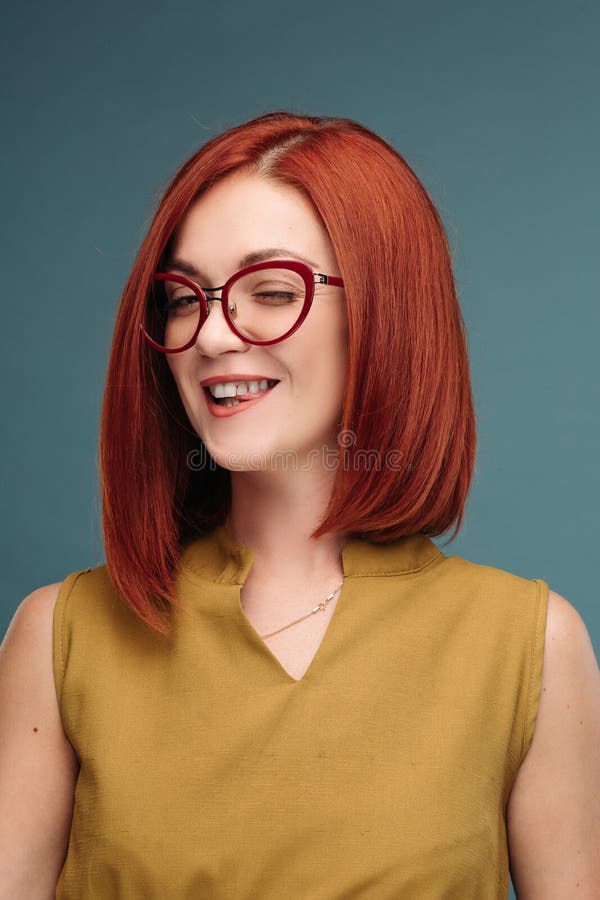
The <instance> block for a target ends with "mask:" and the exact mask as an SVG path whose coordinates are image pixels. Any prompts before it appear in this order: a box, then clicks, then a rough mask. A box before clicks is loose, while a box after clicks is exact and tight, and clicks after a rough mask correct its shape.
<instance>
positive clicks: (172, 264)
mask: <svg viewBox="0 0 600 900" xmlns="http://www.w3.org/2000/svg"><path fill="white" fill-rule="evenodd" d="M277 258H279V259H297V260H299V261H300V262H303V263H306V264H307V265H308V266H310V267H311V269H317V268H318V265H317V263H315V262H313V261H312V260H310V259H306V257H304V256H301V255H300V254H299V253H296V252H295V251H294V250H289V249H288V248H286V247H266V248H264V249H263V250H253V251H252V252H251V253H247V254H246V255H245V256H242V258H241V259H240V260H239V262H238V269H245V268H246V266H252V265H254V263H259V262H265V261H266V260H268V259H277ZM165 265H166V267H167V269H168V270H171V269H178V270H179V271H180V272H183V273H184V274H185V275H190V276H191V277H192V278H198V279H200V280H201V281H206V279H205V277H204V275H203V274H202V272H200V271H199V270H198V269H196V267H195V266H193V265H192V264H191V263H189V262H186V261H185V260H184V259H178V258H177V257H174V256H172V257H169V259H167V261H166V264H165Z"/></svg>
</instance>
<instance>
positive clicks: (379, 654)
mask: <svg viewBox="0 0 600 900" xmlns="http://www.w3.org/2000/svg"><path fill="white" fill-rule="evenodd" d="M251 565H252V553H251V551H250V550H249V549H248V548H245V547H242V546H240V545H238V544H236V543H235V542H234V541H233V539H232V537H231V535H230V534H229V533H228V532H227V530H226V529H225V527H224V526H219V527H218V528H216V529H215V530H214V531H213V532H212V533H211V534H210V535H208V536H204V537H200V538H197V539H195V540H193V541H192V542H189V543H188V545H187V546H186V547H185V549H184V551H183V554H182V570H181V573H180V575H179V577H178V581H177V591H178V596H179V597H180V598H181V600H182V602H183V604H184V607H185V610H186V612H185V613H179V614H178V615H177V617H176V618H175V626H176V627H175V635H174V639H173V640H172V642H171V643H169V642H168V641H167V640H165V639H164V638H162V637H161V636H160V635H157V634H156V633H155V632H153V631H151V630H150V629H149V628H148V627H147V626H146V625H144V624H143V623H142V622H141V621H140V620H139V619H138V618H137V617H136V616H135V615H134V614H133V613H132V612H131V611H130V610H129V609H128V608H127V607H126V606H125V604H124V603H123V602H122V600H121V599H120V597H119V596H118V594H117V593H116V592H115V590H114V588H113V587H112V586H111V583H110V580H109V578H108V574H107V570H106V567H105V566H99V567H97V568H94V569H86V570H85V571H79V572H73V573H72V574H71V575H69V576H68V577H67V578H66V580H65V581H64V583H63V585H62V587H61V590H60V593H59V597H58V602H57V606H56V613H55V618H54V672H55V681H56V689H57V695H58V698H59V704H60V711H61V716H62V721H63V725H64V729H65V732H66V734H67V736H68V738H69V740H70V742H71V744H72V745H73V747H74V749H75V751H76V753H77V756H78V759H79V761H80V772H79V777H78V781H77V789H76V796H75V807H74V813H73V822H72V826H71V834H70V840H69V846H68V852H67V856H66V860H65V863H64V866H63V869H62V872H61V875H60V878H59V881H58V886H57V891H56V898H57V900H66V898H69V900H92V898H94V900H113V898H115V900H117V898H119V900H136V898H140V900H217V898H218V900H229V898H236V900H238V898H239V900H250V898H253V900H282V898H286V900H342V898H348V900H349V898H352V900H367V898H368V900H440V898H442V897H443V898H444V900H500V898H503V900H504V898H506V897H507V895H508V877H509V872H508V852H507V835H506V804H507V800H508V796H509V793H510V789H511V786H512V784H513V781H514V779H515V776H516V773H517V770H518V768H519V765H520V763H521V761H522V760H523V758H524V756H525V754H526V753H527V750H528V748H529V746H530V744H531V740H532V737H533V730H534V726H535V721H536V716H537V710H538V703H539V697H540V690H541V675H542V662H543V653H544V632H545V623H546V614H547V606H548V585H547V584H546V582H544V581H542V580H540V579H532V580H527V579H524V578H520V577H518V576H517V575H513V574H510V573H509V572H505V571H502V570H500V569H496V568H492V567H489V566H482V565H478V564H475V563H472V562H469V561H467V560H464V559H462V558H460V557H458V556H455V555H448V556H446V555H445V554H444V553H443V552H442V551H441V550H440V549H438V547H437V546H436V545H435V543H434V542H433V541H432V540H430V539H429V538H428V537H426V536H425V535H422V534H414V535H411V536H409V537H406V538H401V539H400V540H397V541H394V542H392V543H389V544H386V545H377V544H373V543H371V542H369V541H367V540H360V539H359V538H352V539H350V540H349V541H348V542H347V543H346V545H345V547H344V549H343V566H344V573H345V576H346V577H345V582H344V586H343V588H342V590H341V593H340V594H339V595H338V600H337V604H336V606H335V608H334V610H333V614H332V616H331V620H330V622H329V626H328V628H327V631H326V633H325V636H324V638H323V640H322V643H321V645H320V647H319V649H318V651H317V653H316V655H315V657H314V658H313V660H312V663H311V665H310V666H309V668H308V670H307V672H306V673H305V675H304V676H303V677H302V678H301V679H300V680H295V679H294V678H293V677H292V676H291V675H289V674H288V673H287V672H286V670H285V669H284V668H283V666H282V665H281V663H279V661H278V660H277V658H276V657H275V656H274V655H273V653H272V652H271V651H270V650H269V649H268V647H267V643H266V642H265V641H263V639H261V638H260V637H259V635H258V634H257V632H256V631H255V630H254V628H253V627H252V625H251V624H250V622H249V620H248V619H247V618H246V617H245V615H244V612H243V610H242V607H241V604H240V586H241V585H242V584H243V583H244V580H245V578H246V577H247V575H248V572H249V570H250V568H251ZM316 599H320V598H316ZM313 600H315V598H310V597H307V607H308V608H310V605H311V602H312V601H313Z"/></svg>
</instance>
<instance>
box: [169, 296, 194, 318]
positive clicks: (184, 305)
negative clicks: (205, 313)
mask: <svg viewBox="0 0 600 900" xmlns="http://www.w3.org/2000/svg"><path fill="white" fill-rule="evenodd" d="M197 305H198V298H197V297H196V295H195V294H193V293H190V294H184V295H182V296H179V297H173V298H171V299H169V298H167V303H166V305H165V311H166V312H167V314H168V315H179V316H180V315H186V314H187V313H189V312H193V311H194V310H195V307H196V306H197Z"/></svg>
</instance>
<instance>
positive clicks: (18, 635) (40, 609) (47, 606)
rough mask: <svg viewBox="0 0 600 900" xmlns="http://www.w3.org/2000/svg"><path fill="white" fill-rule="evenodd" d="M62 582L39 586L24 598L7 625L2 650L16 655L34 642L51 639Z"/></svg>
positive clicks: (32, 645)
mask: <svg viewBox="0 0 600 900" xmlns="http://www.w3.org/2000/svg"><path fill="white" fill-rule="evenodd" d="M62 583H63V582H61V581H57V582H54V583H53V584H46V585H44V586H43V587H39V588H36V589H35V590H33V591H32V592H31V593H30V594H28V595H27V597H25V599H24V600H22V601H21V603H20V604H19V606H18V607H17V609H16V610H15V613H14V615H13V617H12V619H11V622H10V624H9V626H8V629H7V631H6V634H5V636H4V640H3V641H2V645H1V647H2V649H1V651H0V652H1V653H2V655H3V657H5V656H6V655H7V654H11V656H14V655H16V656H17V657H18V656H19V655H20V654H22V653H24V652H27V653H28V652H29V650H31V649H33V647H34V646H35V645H38V644H39V643H40V641H41V642H44V641H46V640H49V641H51V640H52V619H53V616H54V610H55V607H56V601H57V599H58V595H59V592H60V588H61V586H62Z"/></svg>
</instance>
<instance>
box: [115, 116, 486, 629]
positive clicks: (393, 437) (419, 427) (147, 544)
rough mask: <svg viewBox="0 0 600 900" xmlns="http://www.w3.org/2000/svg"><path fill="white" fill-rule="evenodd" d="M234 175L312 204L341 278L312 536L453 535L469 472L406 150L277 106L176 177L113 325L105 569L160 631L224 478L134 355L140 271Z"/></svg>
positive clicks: (454, 305) (164, 388)
mask: <svg viewBox="0 0 600 900" xmlns="http://www.w3.org/2000/svg"><path fill="white" fill-rule="evenodd" d="M241 168H244V169H249V170H250V171H256V172H259V173H261V174H264V175H266V176H268V177H269V178H272V179H275V180H277V181H279V182H282V183H284V184H287V185H291V186H293V187H295V188H296V189H299V190H301V191H302V192H303V193H304V195H305V196H307V197H308V198H309V199H310V200H311V201H312V204H313V206H314V208H315V210H316V211H317V213H318V214H319V215H320V217H321V219H322V221H323V223H324V225H325V228H326V230H327V232H328V234H329V237H330V240H331V243H332V246H333V248H334V251H335V255H336V259H337V261H338V264H339V269H340V273H341V276H342V278H343V280H344V286H345V294H346V302H347V315H348V331H349V346H348V381H347V388H346V394H345V398H344V403H343V410H342V418H341V429H342V431H341V435H342V438H345V440H343V439H341V440H340V448H339V460H338V462H339V465H338V467H337V470H336V475H335V479H334V485H333V490H332V494H331V498H330V503H329V507H328V509H327V510H326V513H325V516H324V518H323V519H322V520H321V523H320V524H319V527H318V528H317V529H316V530H315V531H314V532H313V536H314V537H318V536H321V535H323V534H325V533H327V532H348V533H350V534H357V533H360V534H363V535H367V536H368V537H369V539H370V540H372V541H375V542H383V541H390V540H393V539H395V538H398V537H401V536H403V535H406V534H411V533H414V532H422V533H425V534H428V535H439V534H442V533H443V532H446V531H448V530H449V528H450V527H451V526H452V525H453V524H454V525H455V531H454V534H453V535H452V537H451V538H450V540H453V539H454V537H455V536H456V534H457V532H458V530H459V529H460V526H461V523H462V518H463V513H464V506H465V503H466V498H467V494H468V491H469V487H470V484H471V479H472V476H473V470H474V464H475V448H476V431H475V414H474V407H473V398H472V392H471V383H470V370H469V360H468V352H467V338H466V330H465V326H464V322H463V318H462V315H461V311H460V307H459V304H458V300H457V295H456V288H455V284H454V278H453V274H452V264H451V257H450V250H449V246H448V241H447V237H446V233H445V231H444V227H443V224H442V222H441V219H440V217H439V215H438V213H437V211H436V209H435V206H434V204H433V202H432V201H431V199H430V197H429V195H428V193H427V191H426V190H425V188H424V187H423V185H422V184H421V182H420V181H419V179H418V178H417V176H416V175H415V173H414V172H413V171H412V169H411V168H410V167H409V166H408V164H407V163H406V161H405V160H404V159H403V158H402V156H400V154H399V153H397V151H396V150H394V148H393V147H391V146H390V145H389V144H387V143H386V142H385V141H384V140H383V139H382V138H380V137H379V136H378V135H376V134H374V133H373V132H372V131H370V130H369V129H367V128H365V127H364V126H362V125H360V124H359V123H357V122H354V121H352V120H349V119H342V118H325V117H311V116H302V115H295V114H291V113H288V112H273V113H269V114H266V115H263V116H259V117H258V118H256V119H253V120H252V121H250V122H247V123H244V124H242V125H239V126H237V127H234V128H232V129H230V130H229V131H227V132H225V133H224V134H221V135H219V136H217V137H214V138H212V139H211V140H209V141H208V143H206V144H205V145H204V146H203V147H202V148H201V149H200V150H198V152H197V153H195V154H194V156H192V157H191V159H189V160H188V161H187V162H185V163H184V164H183V166H182V167H181V168H180V169H179V171H178V172H177V173H176V175H175V177H174V178H173V180H172V181H171V183H170V185H169V186H168V188H167V190H166V192H165V194H164V196H163V198H162V200H161V201H160V204H159V206H158V209H157V211H156V213H155V215H154V218H153V221H152V223H151V225H150V228H149V231H148V233H147V235H146V237H145V239H144V241H143V243H142V245H141V247H140V250H139V252H138V254H137V257H136V259H135V262H134V265H133V269H132V271H131V274H130V275H129V278H128V280H127V283H126V285H125V288H124V291H123V296H122V299H121V304H120V307H119V311H118V314H117V320H116V325H115V332H114V338H113V344H112V350H111V355H110V361H109V367H108V376H107V384H106V389H105V393H104V403H103V408H102V421H101V434H100V478H101V486H102V497H103V535H104V545H105V551H106V561H107V567H108V570H109V573H110V576H111V578H112V581H113V583H114V585H115V586H116V588H117V590H118V591H119V592H120V594H121V596H122V597H123V599H124V601H125V602H126V603H127V604H128V605H129V606H130V607H131V609H132V610H133V611H134V612H135V613H136V614H137V615H138V616H139V617H140V618H141V619H142V620H144V621H145V622H146V623H147V624H148V625H149V626H150V627H152V628H154V629H155V630H156V631H158V632H160V633H161V634H164V635H169V634H170V628H169V625H168V612H169V610H170V608H171V607H172V606H177V605H178V604H177V599H176V597H175V596H174V591H173V581H174V576H175V574H176V571H177V568H178V562H179V557H180V553H181V547H182V542H183V541H184V540H185V539H186V536H189V535H190V534H194V533H200V532H203V531H207V530H210V529H211V528H212V527H214V526H215V525H216V524H219V523H222V522H224V521H225V517H226V514H227V512H228V508H229V503H230V497H231V494H230V473H229V472H228V471H227V470H225V469H222V468H221V467H219V466H217V465H216V464H214V462H213V464H212V466H208V465H204V466H201V467H198V468H196V469H194V467H193V466H192V465H190V459H191V458H192V457H191V456H190V454H193V451H200V452H201V453H202V452H203V453H204V458H205V459H207V458H208V454H207V451H206V450H205V448H204V447H203V444H202V441H201V440H200V438H199V437H198V435H197V434H196V433H195V432H194V430H193V429H192V428H191V425H190V423H189V421H188V419H187V416H186V413H185V411H184V409H183V405H182V403H181V400H180V398H179V395H178V392H177V389H176V387H175V383H174V380H173V378H172V376H171V373H170V370H169V367H168V365H167V363H166V360H165V357H164V355H163V354H160V353H157V352H156V351H154V350H152V349H151V348H150V347H149V346H148V345H147V344H146V343H145V341H144V340H143V339H142V336H141V332H140V323H142V322H143V321H144V319H145V315H146V310H147V298H148V290H149V285H150V283H151V279H152V275H153V273H154V272H156V271H159V270H160V266H161V263H162V262H163V261H164V260H165V259H166V256H167V254H168V252H169V250H170V247H171V245H172V242H173V239H174V236H175V232H176V228H177V226H178V224H179V223H180V222H181V220H182V218H183V217H184V216H185V214H186V212H187V210H188V208H189V207H190V205H191V204H192V203H193V201H194V200H195V199H196V198H198V197H199V195H200V194H202V193H203V192H204V191H205V190H207V189H208V188H210V186H211V185H212V184H214V183H215V182H216V181H217V180H218V179H220V178H223V177H224V176H226V175H227V174H228V173H230V172H232V171H234V170H237V169H241ZM348 441H349V442H350V444H351V445H350V446H344V443H347V442H348ZM373 453H375V454H376V458H377V459H378V460H379V461H380V464H379V465H377V464H373V460H374V456H373ZM369 460H371V463H369ZM381 460H385V464H384V465H383V466H381Z"/></svg>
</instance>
